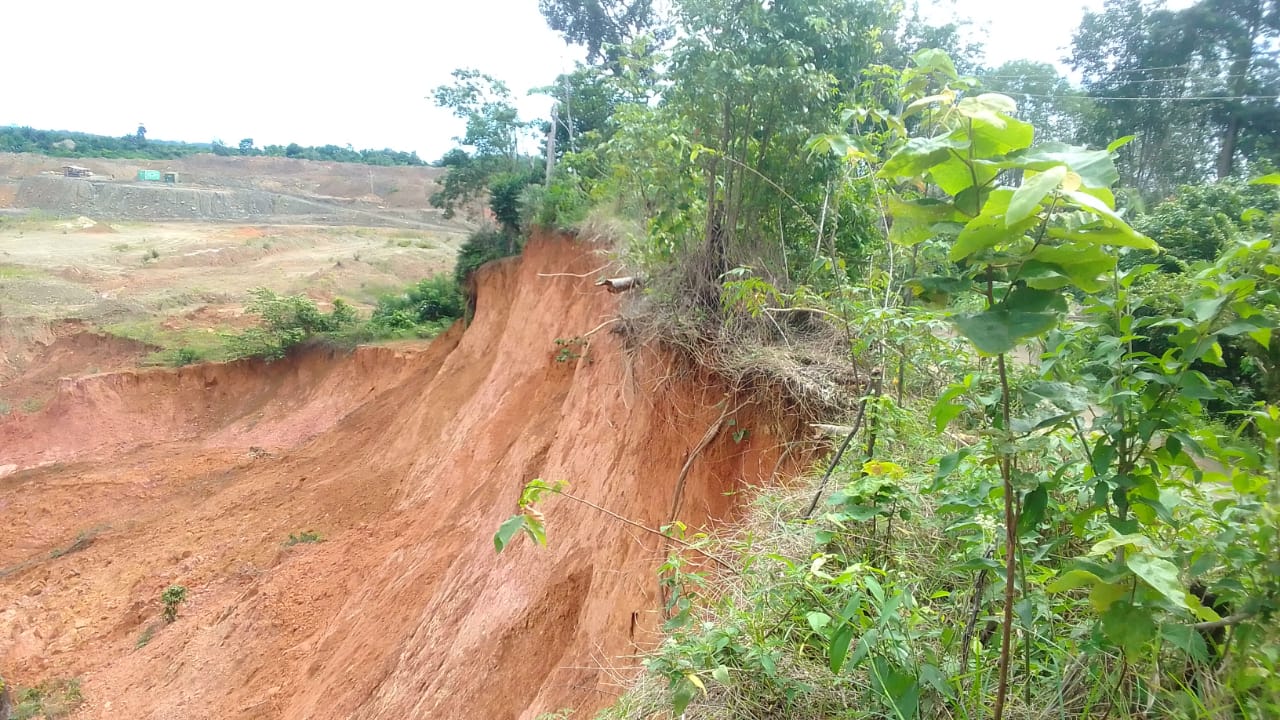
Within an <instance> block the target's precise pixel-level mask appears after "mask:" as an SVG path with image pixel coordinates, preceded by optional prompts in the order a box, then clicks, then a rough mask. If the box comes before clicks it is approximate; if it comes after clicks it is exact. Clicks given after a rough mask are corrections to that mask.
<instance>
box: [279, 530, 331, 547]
mask: <svg viewBox="0 0 1280 720" xmlns="http://www.w3.org/2000/svg"><path fill="white" fill-rule="evenodd" d="M321 542H324V538H322V537H320V533H318V532H315V531H313V530H307V531H305V532H300V533H297V534H295V533H289V539H288V540H285V541H284V546H285V547H293V546H294V545H301V544H313V543H321Z"/></svg>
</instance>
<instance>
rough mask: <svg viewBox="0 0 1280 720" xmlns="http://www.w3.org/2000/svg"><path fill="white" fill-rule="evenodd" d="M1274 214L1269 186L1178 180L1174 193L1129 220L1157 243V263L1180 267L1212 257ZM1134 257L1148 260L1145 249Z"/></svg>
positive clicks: (1278, 206)
mask: <svg viewBox="0 0 1280 720" xmlns="http://www.w3.org/2000/svg"><path fill="white" fill-rule="evenodd" d="M1276 213H1280V193H1278V192H1277V191H1276V188H1275V187H1274V186H1268V185H1245V184H1243V183H1241V182H1239V181H1236V180H1224V181H1222V182H1216V183H1209V184H1205V185H1184V186H1183V187H1181V188H1179V189H1178V194H1177V195H1175V196H1174V197H1172V198H1169V199H1167V200H1165V201H1164V202H1162V203H1160V204H1158V205H1156V206H1155V207H1154V208H1152V209H1151V211H1150V212H1147V213H1145V214H1142V215H1140V216H1138V217H1137V218H1135V219H1134V222H1133V226H1134V228H1135V229H1136V230H1138V231H1140V232H1142V233H1143V234H1144V235H1146V236H1148V237H1150V238H1151V239H1153V240H1155V241H1156V242H1157V243H1159V244H1160V247H1161V248H1163V250H1164V255H1162V256H1161V258H1160V260H1159V262H1160V263H1161V265H1162V266H1163V267H1164V268H1165V269H1166V270H1180V269H1182V268H1185V267H1186V265H1187V264H1189V263H1194V262H1197V261H1204V262H1213V261H1214V260H1215V259H1217V257H1218V254H1219V253H1221V252H1222V250H1223V249H1224V248H1225V247H1226V246H1227V245H1228V244H1229V243H1231V242H1234V241H1235V240H1237V239H1240V238H1241V237H1243V236H1244V234H1245V233H1247V232H1262V231H1265V230H1266V228H1267V225H1268V223H1269V222H1270V221H1271V220H1272V219H1273V217H1274V216H1275V215H1276ZM1139 257H1141V258H1143V259H1144V261H1145V260H1146V259H1150V257H1151V256H1150V255H1149V254H1147V253H1141V254H1139Z"/></svg>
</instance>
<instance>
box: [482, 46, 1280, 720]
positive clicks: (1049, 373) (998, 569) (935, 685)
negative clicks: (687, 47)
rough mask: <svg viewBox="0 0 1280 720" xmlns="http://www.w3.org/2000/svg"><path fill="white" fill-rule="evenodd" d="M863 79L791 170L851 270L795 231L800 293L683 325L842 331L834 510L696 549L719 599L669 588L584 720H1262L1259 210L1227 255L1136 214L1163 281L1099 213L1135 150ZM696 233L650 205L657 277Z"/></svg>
mask: <svg viewBox="0 0 1280 720" xmlns="http://www.w3.org/2000/svg"><path fill="white" fill-rule="evenodd" d="M873 72H874V74H875V77H877V78H878V80H877V91H876V92H877V95H876V96H875V97H876V99H877V102H878V103H882V104H877V105H871V104H868V105H866V106H855V107H846V108H844V109H843V110H840V111H839V112H836V111H833V117H834V118H838V121H833V122H831V123H830V124H829V125H828V130H827V132H824V133H822V134H820V135H817V136H815V137H814V138H813V139H812V140H811V141H810V147H811V149H812V150H813V151H814V152H815V156H814V159H813V162H815V163H828V162H833V161H834V162H835V163H837V167H839V166H843V167H845V168H846V170H845V171H839V170H833V171H832V172H831V173H830V174H828V175H826V177H827V178H828V179H829V181H830V183H831V184H830V186H829V187H830V188H831V190H830V195H831V196H841V195H846V196H848V195H849V194H851V193H864V194H866V197H868V198H869V201H870V203H871V207H873V208H878V209H879V211H881V212H883V213H884V216H883V217H882V218H880V219H879V221H873V222H871V223H868V224H867V225H865V227H868V228H875V227H877V226H878V227H880V228H883V229H884V231H885V232H884V234H883V235H882V236H881V237H880V239H879V240H877V239H876V238H875V237H874V236H873V237H871V238H869V241H868V242H867V243H866V244H864V245H863V248H864V250H862V252H863V253H866V261H867V262H866V264H865V265H864V266H863V268H862V269H861V270H860V271H858V272H852V271H851V269H852V267H853V263H852V262H850V260H851V259H852V258H851V257H850V256H849V255H848V254H847V253H846V252H842V251H841V249H840V248H841V246H840V244H839V243H834V242H828V241H826V240H825V239H824V237H823V233H824V230H823V229H822V227H823V226H822V223H815V227H814V228H812V230H811V231H810V233H809V235H808V237H809V239H810V242H812V243H813V245H812V247H811V249H810V252H811V253H812V255H811V256H812V257H813V259H814V262H813V263H812V264H811V269H810V270H808V271H807V273H808V274H806V273H805V272H801V273H792V272H785V273H782V272H778V271H777V268H776V266H775V267H774V269H773V270H772V271H768V270H765V269H764V268H763V267H761V266H758V265H756V266H739V267H738V268H734V269H729V270H720V271H718V272H717V273H716V274H715V275H714V278H715V281H716V282H715V284H714V286H713V294H712V295H711V297H710V298H709V300H708V301H705V302H703V303H702V304H701V305H698V304H696V303H695V305H694V306H693V308H694V309H698V308H700V311H701V312H702V313H703V317H704V318H706V320H705V322H712V323H722V324H723V325H725V326H728V327H735V328H736V327H743V325H742V323H743V321H742V320H741V318H743V317H746V318H759V317H764V316H768V315H769V314H770V313H778V312H789V311H793V310H796V309H803V310H805V311H806V312H809V313H813V312H818V313H821V316H822V317H827V318H834V319H835V320H836V322H837V323H838V324H844V326H845V327H846V332H847V335H846V336H845V337H846V338H847V342H848V349H849V351H850V352H851V353H852V354H853V356H854V357H855V358H856V360H857V362H858V363H859V364H861V365H863V366H869V368H868V369H870V370H871V371H872V372H870V373H867V374H866V375H864V377H869V378H873V379H872V380H868V381H867V382H866V384H865V396H864V397H863V398H862V399H861V407H862V409H861V410H860V411H859V413H858V417H857V419H856V420H855V422H854V424H853V426H852V428H851V430H850V432H849V434H848V439H849V440H852V439H853V438H854V437H855V434H858V433H860V436H861V437H862V438H863V439H864V442H860V443H857V444H851V443H850V442H848V440H847V441H846V442H845V443H844V445H845V446H849V447H852V448H853V449H852V450H850V451H849V452H848V453H844V454H843V457H841V456H837V458H836V459H835V460H834V461H833V466H832V467H831V468H830V470H829V471H828V473H827V475H828V476H829V477H830V478H831V479H832V480H833V481H834V483H835V489H834V490H833V491H831V492H829V493H827V492H825V488H824V487H823V485H822V484H819V485H818V486H817V487H816V488H811V489H810V492H811V493H812V494H811V495H810V496H808V497H803V498H801V497H796V496H793V495H785V496H777V495H770V494H769V492H770V491H763V495H762V497H761V499H760V500H759V501H758V502H757V509H756V511H755V519H754V521H753V525H752V526H751V527H749V528H747V529H746V530H744V531H743V532H742V533H741V534H739V535H735V536H731V537H728V538H716V539H706V540H701V541H697V542H695V543H694V545H696V546H698V547H699V548H700V549H701V550H702V551H703V552H704V553H705V554H706V555H707V556H712V557H715V558H721V559H722V558H725V557H735V556H736V557H737V558H738V560H737V562H736V564H735V565H734V566H733V572H731V573H729V574H727V575H721V574H718V571H717V572H712V571H710V570H709V569H708V567H712V566H702V565H701V564H700V563H694V562H691V558H692V557H694V556H685V555H674V556H672V557H671V558H669V559H668V561H667V562H666V563H665V564H664V565H663V567H662V568H661V571H660V572H661V574H662V579H663V583H664V586H665V587H666V588H667V589H668V593H667V597H668V599H669V602H668V605H667V607H666V609H665V612H666V617H667V620H668V622H667V631H668V633H669V635H668V638H667V639H666V641H665V642H664V643H663V644H662V646H661V647H660V648H659V649H658V651H657V652H656V653H655V654H654V655H653V656H652V657H651V658H650V659H649V660H648V662H647V666H648V668H649V670H650V672H651V673H652V677H653V678H654V680H653V681H651V682H649V683H647V684H645V683H642V684H641V686H640V687H639V688H638V689H637V690H635V691H634V692H633V693H631V694H629V695H628V696H627V697H625V698H623V699H622V700H621V701H620V702H619V703H618V704H617V705H616V706H615V707H614V708H612V709H610V710H608V711H606V712H605V713H604V716H606V717H616V718H642V717H643V718H648V717H651V716H653V714H654V713H655V712H659V711H660V710H661V709H662V708H664V707H665V708H669V709H670V710H671V711H672V712H673V713H674V714H675V715H676V716H681V715H682V714H683V716H684V717H686V718H695V717H696V718H766V717H795V718H815V719H816V718H830V717H846V718H862V717H893V718H914V717H927V718H933V717H986V716H994V717H996V718H1000V717H1005V716H1009V717H1066V718H1085V717H1203V718H1218V717H1222V718H1228V717H1230V718H1236V717H1239V718H1266V717H1274V716H1276V715H1277V714H1280V674H1278V673H1280V632H1278V631H1277V623H1276V617H1275V616H1276V613H1277V610H1280V553H1278V552H1277V549H1278V548H1280V543H1278V542H1277V540H1278V538H1277V526H1278V523H1280V483H1278V480H1280V396H1278V395H1277V394H1276V392H1275V388H1276V387H1277V386H1275V385H1274V384H1272V383H1273V381H1274V378H1275V375H1276V367H1277V364H1276V362H1275V359H1276V357H1275V353H1274V350H1273V348H1274V347H1275V346H1274V345H1273V338H1272V333H1273V330H1274V329H1275V328H1276V327H1277V326H1278V325H1280V247H1277V246H1276V245H1275V244H1274V241H1273V237H1272V235H1271V229H1272V228H1273V227H1274V226H1275V211H1276V205H1275V202H1276V196H1275V191H1274V187H1272V185H1273V184H1274V183H1275V182H1276V180H1277V179H1276V178H1275V177H1274V176H1271V177H1266V178H1261V179H1260V180H1259V184H1257V185H1255V186H1254V187H1253V188H1252V189H1249V190H1248V191H1247V192H1237V193H1235V194H1234V195H1233V197H1238V198H1239V199H1240V202H1241V203H1242V206H1241V207H1239V208H1238V212H1237V209H1236V208H1232V207H1230V206H1229V204H1228V203H1225V202H1218V201H1217V200H1214V201H1211V202H1210V203H1209V204H1210V205H1213V206H1214V207H1218V208H1221V212H1222V214H1224V217H1225V219H1224V220H1221V221H1219V220H1212V221H1211V222H1212V223H1213V226H1214V227H1217V228H1220V229H1222V232H1221V233H1220V234H1219V236H1218V237H1209V238H1204V237H1203V236H1201V235H1199V234H1196V233H1195V231H1194V230H1191V231H1187V229H1186V228H1185V227H1183V226H1182V225H1180V224H1178V223H1170V222H1167V221H1165V220H1161V219H1160V218H1161V216H1162V213H1167V212H1182V210H1180V209H1177V208H1174V209H1172V210H1170V209H1163V210H1160V211H1158V212H1157V213H1156V214H1154V215H1153V216H1152V217H1151V219H1150V220H1148V221H1147V223H1146V224H1145V227H1147V228H1150V229H1151V230H1152V232H1153V233H1155V234H1157V236H1159V237H1162V238H1165V237H1167V238H1171V239H1172V238H1184V239H1185V241H1183V242H1179V243H1172V242H1171V246H1173V249H1172V252H1170V253H1169V254H1170V255H1173V254H1175V253H1176V254H1177V255H1178V256H1179V257H1177V258H1176V260H1177V262H1175V263H1172V264H1170V263H1168V262H1166V261H1165V257H1166V256H1165V255H1162V254H1161V248H1160V247H1159V245H1158V244H1157V243H1156V242H1155V241H1154V240H1153V239H1152V238H1151V237H1149V236H1148V235H1146V234H1143V233H1142V232H1139V231H1138V230H1135V229H1134V227H1133V226H1132V225H1131V224H1130V223H1129V221H1128V217H1127V216H1126V215H1125V214H1124V213H1123V211H1121V210H1118V209H1117V203H1116V195H1115V190H1114V189H1113V186H1114V184H1115V183H1116V182H1117V180H1118V179H1119V173H1118V172H1117V169H1116V166H1115V157H1116V154H1117V152H1119V151H1120V150H1121V149H1122V148H1123V147H1124V145H1125V143H1126V142H1127V139H1121V140H1119V141H1117V142H1115V143H1112V145H1111V146H1110V147H1108V148H1106V149H1096V150H1092V149H1087V148H1082V147H1076V146H1070V145H1065V144H1060V143H1037V142H1036V138H1035V129H1034V128H1033V127H1032V126H1031V125H1030V124H1029V123H1026V122H1023V121H1021V120H1019V119H1017V117H1016V104H1015V103H1014V102H1013V101H1012V100H1011V99H1010V98H1009V97H1006V96H1003V95H999V94H991V93H987V94H984V93H982V92H981V90H979V89H976V88H975V87H974V84H973V83H972V82H971V81H969V80H966V79H964V78H961V77H960V76H958V74H957V73H956V72H955V69H954V67H953V65H952V64H951V62H950V59H949V58H947V57H946V56H945V55H944V54H941V53H938V52H936V51H925V52H921V53H918V54H917V55H916V56H915V58H914V61H913V63H912V66H911V67H910V68H908V69H907V70H906V71H905V72H903V73H901V74H898V75H888V74H886V73H885V72H884V71H883V70H875V71H873ZM886 108H900V112H894V111H892V110H889V109H886ZM676 117H684V116H683V115H680V116H676ZM641 131H643V126H642V127H641V128H640V129H638V130H637V131H636V132H641ZM615 137H621V135H618V136H615ZM651 141H657V142H659V143H661V142H666V140H665V139H662V140H658V139H657V138H656V137H651V138H650V139H649V140H644V141H642V142H651ZM696 152H697V149H696V148H695V153H696ZM657 167H658V165H657V164H656V163H654V164H645V165H642V168H643V171H644V172H651V171H653V170H654V169H655V168H657ZM662 187H664V188H668V189H669V188H671V187H673V186H672V185H671V184H665V185H663V186H662ZM716 187H717V188H719V187H720V185H719V184H718V183H717V185H716ZM711 192H712V193H713V195H714V197H718V196H719V195H718V194H719V192H720V190H719V189H716V190H713V191H711ZM789 194H790V193H789ZM685 197H686V198H688V197H689V196H688V195H687V194H686V195H685ZM792 197H793V198H797V197H799V196H797V195H792ZM713 202H720V201H719V200H715V199H712V200H708V202H707V203H706V204H701V205H698V204H690V205H686V206H684V207H683V208H681V210H682V211H683V212H684V213H685V218H686V219H685V220H683V221H682V222H688V217H689V216H690V215H691V216H692V217H693V218H694V219H695V223H694V227H693V228H690V227H687V226H681V225H670V224H664V223H665V221H663V220H662V218H663V217H664V215H663V213H664V212H668V211H670V212H671V215H670V216H669V217H671V218H675V217H676V216H677V214H678V211H677V210H676V206H672V205H670V204H669V200H667V199H662V198H659V200H658V202H657V204H656V206H655V213H654V214H653V215H652V216H651V218H652V221H651V224H650V225H649V227H650V230H651V234H650V236H649V237H648V238H641V239H640V242H641V243H642V245H643V244H645V243H649V244H647V245H643V248H642V249H643V251H644V253H643V254H641V255H640V256H639V257H641V258H642V259H643V260H644V261H645V262H646V263H647V265H646V267H647V268H648V269H649V270H650V271H651V272H652V273H654V274H660V273H663V272H669V273H673V274H676V275H679V274H681V273H683V272H685V269H684V268H682V267H681V263H692V264H693V265H694V266H695V267H698V268H705V267H706V265H705V263H706V261H707V255H706V249H707V248H708V247H710V246H709V245H708V244H707V242H711V243H717V242H720V241H721V240H723V239H725V238H726V237H727V236H726V235H724V234H721V235H720V236H719V239H717V237H716V236H715V233H717V232H719V233H724V232H727V229H726V227H725V224H724V223H723V222H719V221H715V222H712V223H711V227H712V235H707V234H704V231H705V230H706V228H705V227H703V226H701V225H700V224H698V223H697V219H699V218H708V217H713V215H709V214H707V213H708V212H710V210H709V208H710V206H711V203H713ZM726 202H727V201H726ZM801 204H802V202H801ZM758 207H759V206H758V205H757V206H756V208H757V209H758ZM1182 207H1185V208H1186V209H1187V211H1188V212H1192V213H1193V214H1195V216H1196V217H1205V216H1206V214H1205V213H1203V212H1201V211H1200V210H1198V209H1197V208H1198V207H1201V206H1198V205H1196V204H1195V203H1194V202H1192V201H1190V200H1188V201H1184V203H1183V206H1182ZM715 212H717V213H719V212H723V209H722V210H717V211H715ZM1213 214H1214V213H1209V215H1210V216H1212V215H1213ZM873 220H874V218H873ZM815 235H816V238H817V240H816V242H815V241H814V237H815ZM690 238H693V239H696V240H697V241H698V242H697V243H689V242H687V240H688V239H690ZM1201 240H1203V243H1202V242H1200V241H1201ZM664 241H665V242H666V243H667V244H665V245H657V243H660V242H664ZM783 242H787V241H783ZM719 247H720V248H728V247H730V246H729V245H720V246H719ZM654 250H659V252H654ZM716 252H719V251H718V250H717V251H716ZM1193 253H1202V254H1201V255H1200V256H1196V255H1194V254H1193ZM717 257H720V258H722V259H723V258H725V257H726V256H725V255H719V256H717ZM728 257H733V256H732V255H731V256H728ZM738 257H741V256H738ZM718 267H719V268H724V267H725V266H724V265H720V266H718ZM713 269H715V268H713ZM815 270H816V272H815ZM704 277H705V276H704ZM806 280H811V281H812V282H811V283H808V282H805V281H806ZM654 284H655V285H658V286H659V287H661V285H660V280H659V281H655V283H654ZM698 287H702V288H705V287H707V286H706V285H705V284H704V285H701V286H698ZM660 299H662V300H665V298H660ZM688 310H689V306H686V307H685V310H684V311H688ZM940 320H945V322H946V324H947V325H948V326H949V327H950V328H951V332H950V333H949V334H951V335H954V336H957V338H956V339H951V338H948V337H946V335H947V333H943V332H941V331H940V329H939V325H938V323H939V321H940ZM851 328H857V332H856V333H855V332H852V331H851ZM956 342H961V343H963V344H964V346H967V348H968V349H967V351H958V348H957V346H956V344H955V343H956ZM1229 366H1233V367H1236V368H1237V370H1238V372H1236V373H1235V374H1230V373H1221V372H1218V371H1219V370H1226V369H1227V368H1228V367H1229ZM874 378H880V379H879V380H877V379H874ZM864 414H865V416H866V422H863V419H864ZM548 491H550V493H551V494H554V495H557V496H564V495H566V493H564V492H563V490H562V487H561V486H559V485H549V484H547V483H543V482H542V481H534V482H533V483H530V485H529V486H528V487H527V488H526V491H525V493H524V494H523V495H522V497H521V501H520V510H521V511H520V513H519V514H518V515H516V516H514V517H513V518H512V519H511V520H509V521H508V522H507V523H506V524H504V525H503V526H502V528H501V529H500V532H499V535H498V537H497V538H496V539H495V542H496V543H497V545H498V548H499V550H501V549H502V548H504V547H506V546H507V545H508V544H509V543H510V542H511V541H512V539H513V538H514V537H515V536H516V535H517V534H520V533H524V534H527V535H529V536H530V537H531V538H532V539H533V540H535V541H537V542H543V541H545V538H546V535H547V534H548V533H550V534H554V532H555V530H554V528H549V527H545V526H544V524H543V521H542V516H541V514H540V513H539V512H538V511H537V507H536V506H537V504H538V503H540V502H547V501H551V498H550V497H549V496H548ZM676 529H678V526H677V527H676V528H673V529H672V531H675V530H676Z"/></svg>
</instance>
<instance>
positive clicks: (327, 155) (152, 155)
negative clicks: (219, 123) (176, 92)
mask: <svg viewBox="0 0 1280 720" xmlns="http://www.w3.org/2000/svg"><path fill="white" fill-rule="evenodd" d="M139 130H140V132H138V133H135V134H133V135H125V136H122V137H112V136H108V135H95V134H92V133H83V132H74V131H68V130H37V129H34V128H30V127H16V126H9V127H0V152H12V153H37V154H40V155H48V156H51V157H62V158H125V159H131V160H172V159H176V158H182V157H187V156H189V155H199V154H201V153H213V154H214V155H220V156H224V157H225V156H245V157H249V156H263V155H265V156H268V157H287V158H295V159H298V160H327V161H330V162H344V163H358V164H364V165H380V166H392V165H426V164H427V163H426V162H424V161H423V160H422V159H421V158H419V157H418V154H417V153H416V152H401V151H398V150H392V149H390V148H384V149H382V150H371V149H368V150H356V149H355V148H353V147H351V146H350V145H348V146H346V147H341V146H338V145H320V146H308V145H299V144H298V143H289V144H288V145H266V146H264V147H261V148H260V147H257V146H256V145H255V144H254V142H253V138H245V139H243V140H241V141H240V142H239V143H237V144H236V145H226V144H225V143H222V142H221V141H218V140H214V141H213V142H210V143H189V142H180V141H173V140H150V139H147V137H146V132H145V130H144V129H143V128H139ZM68 140H70V141H71V142H69V143H68V142H67V141H68Z"/></svg>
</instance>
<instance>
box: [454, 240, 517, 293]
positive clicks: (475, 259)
mask: <svg viewBox="0 0 1280 720" xmlns="http://www.w3.org/2000/svg"><path fill="white" fill-rule="evenodd" d="M519 251H520V246H519V243H518V242H517V238H516V236H515V235H511V234H507V233H504V232H502V231H500V230H497V229H493V228H490V229H484V230H477V231H475V232H473V233H471V236H470V237H468V238H467V240H466V242H464V243H462V246H461V247H459V248H458V262H457V264H456V265H455V266H454V271H453V272H454V276H455V277H456V278H457V279H458V282H459V283H464V282H465V281H466V279H467V278H468V277H469V276H470V275H471V273H473V272H475V270H476V268H478V267H480V266H481V265H483V264H485V263H487V262H489V261H490V260H497V259H498V258H503V257H507V256H508V255H515V254H516V253H518V252H519Z"/></svg>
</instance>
